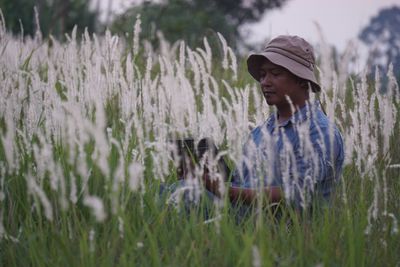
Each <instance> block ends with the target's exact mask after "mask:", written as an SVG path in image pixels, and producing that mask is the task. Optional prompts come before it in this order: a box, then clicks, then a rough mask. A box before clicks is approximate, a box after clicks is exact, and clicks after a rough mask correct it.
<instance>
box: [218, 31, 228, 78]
mask: <svg viewBox="0 0 400 267" xmlns="http://www.w3.org/2000/svg"><path fill="white" fill-rule="evenodd" d="M217 35H218V38H219V40H220V42H221V45H222V51H223V53H224V55H223V59H222V68H224V69H225V70H226V69H228V67H229V66H228V64H229V62H228V44H227V42H226V40H225V38H224V36H222V34H220V33H219V32H217Z"/></svg>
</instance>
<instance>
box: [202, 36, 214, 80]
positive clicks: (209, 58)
mask: <svg viewBox="0 0 400 267" xmlns="http://www.w3.org/2000/svg"><path fill="white" fill-rule="evenodd" d="M203 44H204V48H205V51H206V54H205V61H206V66H207V70H208V72H209V73H211V72H212V50H211V47H210V45H209V43H208V41H207V38H206V37H204V39H203Z"/></svg>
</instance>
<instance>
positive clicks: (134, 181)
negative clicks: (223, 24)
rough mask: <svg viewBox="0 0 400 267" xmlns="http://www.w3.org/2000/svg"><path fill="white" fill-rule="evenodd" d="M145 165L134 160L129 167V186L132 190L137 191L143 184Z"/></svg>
mask: <svg viewBox="0 0 400 267" xmlns="http://www.w3.org/2000/svg"><path fill="white" fill-rule="evenodd" d="M143 171H144V167H143V166H142V164H140V163H138V162H133V163H131V164H130V165H129V168H128V175H129V176H128V177H129V188H130V189H131V190H132V191H137V190H138V189H139V186H140V185H141V184H142V180H143V179H144V176H143Z"/></svg>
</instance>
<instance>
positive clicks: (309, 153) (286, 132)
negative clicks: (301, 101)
mask: <svg viewBox="0 0 400 267" xmlns="http://www.w3.org/2000/svg"><path fill="white" fill-rule="evenodd" d="M241 162H242V164H241V165H240V167H239V168H237V169H236V171H235V174H234V177H233V181H232V186H238V187H245V188H257V187H259V186H263V187H266V186H280V187H282V189H283V191H284V193H285V197H286V199H288V200H289V201H291V202H292V203H293V204H294V205H295V206H297V207H304V206H305V205H307V203H308V202H309V200H310V199H311V196H312V195H314V194H315V193H316V194H319V195H322V196H323V197H324V198H325V199H328V198H329V196H330V194H331V191H332V187H333V185H334V183H335V182H336V181H338V180H339V178H340V175H341V172H342V166H343V162H344V149H343V140H342V137H341V134H340V132H339V130H338V128H337V127H336V126H335V125H334V124H333V123H331V122H329V120H328V118H327V117H326V115H325V114H324V113H323V112H322V111H321V109H320V107H319V105H318V104H307V105H305V106H304V107H302V108H301V109H300V110H298V111H297V112H296V113H295V114H294V115H293V116H292V117H291V118H290V119H289V120H287V121H286V122H284V123H281V124H279V123H278V120H277V115H276V114H273V115H271V116H270V117H269V118H268V119H267V120H266V122H265V123H263V124H262V125H260V126H258V127H256V128H255V129H254V130H253V131H252V132H251V134H250V138H249V140H248V141H247V142H246V144H245V146H244V148H243V158H242V160H241ZM260 178H263V179H260Z"/></svg>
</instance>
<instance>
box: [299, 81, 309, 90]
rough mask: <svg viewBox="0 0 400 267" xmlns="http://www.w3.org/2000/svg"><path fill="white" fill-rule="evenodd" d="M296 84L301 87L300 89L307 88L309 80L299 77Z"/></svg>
mask: <svg viewBox="0 0 400 267" xmlns="http://www.w3.org/2000/svg"><path fill="white" fill-rule="evenodd" d="M298 84H299V85H300V87H301V88H302V89H305V90H306V89H308V88H309V81H307V80H304V79H299V80H298Z"/></svg>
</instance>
